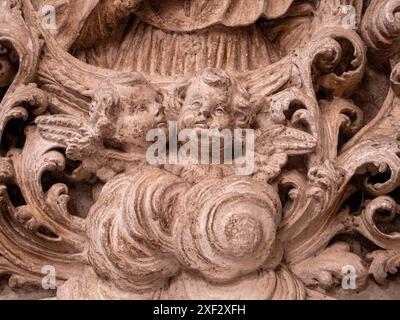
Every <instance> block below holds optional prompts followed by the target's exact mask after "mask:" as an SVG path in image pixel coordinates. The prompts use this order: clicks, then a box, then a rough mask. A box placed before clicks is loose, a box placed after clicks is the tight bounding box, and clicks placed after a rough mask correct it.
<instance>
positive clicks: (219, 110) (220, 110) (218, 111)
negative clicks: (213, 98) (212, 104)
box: [215, 106, 225, 114]
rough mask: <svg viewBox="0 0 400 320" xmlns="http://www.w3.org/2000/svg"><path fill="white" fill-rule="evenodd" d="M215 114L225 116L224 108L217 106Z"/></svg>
mask: <svg viewBox="0 0 400 320" xmlns="http://www.w3.org/2000/svg"><path fill="white" fill-rule="evenodd" d="M215 112H216V113H217V114H225V108H224V107H222V106H219V107H218V108H217V109H215Z"/></svg>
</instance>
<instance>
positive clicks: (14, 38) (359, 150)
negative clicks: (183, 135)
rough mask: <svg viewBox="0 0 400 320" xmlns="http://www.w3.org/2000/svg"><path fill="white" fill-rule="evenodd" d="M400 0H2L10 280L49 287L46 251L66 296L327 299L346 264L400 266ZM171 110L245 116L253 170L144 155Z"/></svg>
mask: <svg viewBox="0 0 400 320" xmlns="http://www.w3.org/2000/svg"><path fill="white" fill-rule="evenodd" d="M44 6H46V8H50V9H51V8H53V9H54V14H55V16H54V17H53V18H54V21H55V23H56V25H55V26H56V27H55V28H48V25H46V24H45V23H44V20H45V19H47V18H49V17H48V16H46V13H44V11H43V10H42V9H43V7H44ZM399 8H400V1H398V0H370V1H366V0H365V1H363V0H348V1H345V0H315V1H313V0H282V1H272V0H237V1H233V0H223V1H221V0H218V1H214V0H212V1H203V0H169V1H158V0H155V1H150V0H118V1H113V0H104V1H99V0H87V1H84V2H83V1H78V0H68V1H58V0H19V1H11V0H0V128H1V131H0V132H1V136H2V139H1V158H0V184H1V187H0V193H1V196H0V199H1V212H0V274H1V275H3V276H4V278H5V279H7V280H8V286H10V287H11V288H13V289H14V290H17V292H22V293H23V292H26V291H29V290H38V289H40V288H41V287H42V286H43V278H44V274H43V268H44V267H46V266H51V267H52V268H53V269H54V271H55V276H56V284H57V290H50V291H49V292H48V293H47V294H46V296H52V297H55V298H58V299H298V300H305V299H331V298H334V297H335V294H334V289H335V288H336V287H337V286H340V285H341V284H342V283H344V282H345V280H346V277H347V274H346V273H344V271H343V270H345V269H346V268H350V270H351V272H350V273H351V274H352V275H353V276H354V275H355V277H353V278H354V280H355V284H354V285H355V288H352V289H354V290H357V291H362V290H364V289H365V287H366V285H367V283H370V282H376V283H378V284H380V285H383V284H384V283H387V282H390V281H393V279H392V277H391V276H389V275H390V274H396V273H397V268H398V267H399V266H400V233H399V232H400V229H399V221H400V220H399V212H400V210H399V203H400V198H399V196H400V194H399V190H400V189H399V186H400V159H399V155H400V142H399V132H400V127H399V126H400V125H399V123H400V121H399V120H400V113H399V111H398V108H399V106H400V102H399V94H400V89H399V88H400V71H399V70H400V64H399V55H398V41H397V40H398V37H399V36H400V20H399V19H400V18H399V15H398V10H399ZM52 13H53V12H52V11H51V10H50V14H52ZM171 122H175V123H176V125H177V128H176V129H177V130H178V131H180V130H184V129H194V132H195V136H196V137H200V136H201V134H202V133H203V132H204V131H211V130H214V131H216V132H222V131H223V130H232V131H234V130H237V131H238V132H244V131H245V130H251V131H252V132H254V159H253V165H254V170H253V172H252V173H251V174H250V175H241V174H238V173H237V172H238V171H237V169H240V168H241V167H242V165H243V161H242V162H241V161H240V160H243V159H241V157H240V156H238V155H236V154H234V155H233V159H232V161H231V162H229V163H223V164H215V163H207V164H197V163H194V162H192V161H191V160H193V159H191V156H193V153H190V155H188V157H187V158H184V159H183V160H184V161H179V162H178V163H174V162H172V163H157V164H150V163H149V161H148V158H147V154H148V150H149V148H150V147H151V145H152V143H153V142H154V141H153V142H149V141H148V140H149V139H147V138H148V132H150V131H151V130H156V132H158V133H160V134H161V133H164V135H165V136H168V137H170V134H171V127H170V126H169V123H171ZM240 130H242V131H240ZM241 138H242V139H241V140H240V144H241V146H242V147H243V148H244V149H246V147H248V143H249V141H250V140H246V139H244V136H241ZM233 140H234V139H233V138H232V137H230V138H228V139H225V140H224V142H223V143H222V144H221V145H220V146H219V149H218V150H217V153H221V154H224V155H226V154H227V153H229V151H227V150H230V149H229V147H232V145H233V144H235V143H236V142H235V141H233ZM165 142H166V149H165V150H164V151H165V154H166V155H167V156H169V157H171V155H172V145H173V142H172V141H171V140H168V141H165ZM182 145H183V143H182V141H180V142H178V146H177V147H182ZM186 146H187V145H186ZM193 146H194V145H193V144H192V145H191V147H193ZM195 147H196V148H197V147H198V146H197V144H196V145H195ZM196 148H195V150H197V151H196V152H197V153H198V152H200V151H201V152H205V153H206V154H211V153H212V152H213V151H214V150H211V147H209V146H207V147H206V149H204V148H203V147H200V149H201V150H198V149H196ZM197 153H196V154H195V155H196V156H197V155H198V154H197ZM245 156H246V155H245ZM180 160H182V159H180ZM52 289H55V288H52ZM22 293H21V294H22Z"/></svg>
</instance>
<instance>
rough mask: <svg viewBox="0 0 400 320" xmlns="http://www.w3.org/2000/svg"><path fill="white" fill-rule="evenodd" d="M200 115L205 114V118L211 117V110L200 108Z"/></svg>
mask: <svg viewBox="0 0 400 320" xmlns="http://www.w3.org/2000/svg"><path fill="white" fill-rule="evenodd" d="M198 115H199V116H203V117H205V118H209V117H210V111H209V110H207V109H205V108H200V110H199V113H198Z"/></svg>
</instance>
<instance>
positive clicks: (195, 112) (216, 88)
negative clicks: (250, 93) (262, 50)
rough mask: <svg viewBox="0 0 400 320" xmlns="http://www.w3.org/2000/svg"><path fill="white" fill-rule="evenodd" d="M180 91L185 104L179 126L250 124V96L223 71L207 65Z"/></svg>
mask: <svg viewBox="0 0 400 320" xmlns="http://www.w3.org/2000/svg"><path fill="white" fill-rule="evenodd" d="M183 91H184V92H183V94H182V93H180V96H181V100H182V107H181V110H180V114H179V117H178V128H179V130H182V129H199V130H204V129H206V130H207V129H217V130H219V131H222V130H224V129H234V128H236V127H244V126H246V125H247V123H249V119H250V114H251V108H250V106H248V105H247V99H248V97H247V96H245V92H244V90H243V89H242V88H240V87H239V86H238V85H236V83H234V81H233V80H232V79H231V78H230V76H229V75H228V74H227V73H226V72H225V71H222V70H219V69H213V68H208V69H206V70H204V71H202V72H201V73H200V74H198V75H196V76H195V77H194V78H193V79H192V80H191V81H190V82H189V84H188V85H186V86H185V87H184V88H183Z"/></svg>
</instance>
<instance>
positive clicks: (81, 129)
mask: <svg viewBox="0 0 400 320" xmlns="http://www.w3.org/2000/svg"><path fill="white" fill-rule="evenodd" d="M35 122H36V124H37V126H38V129H39V133H40V135H41V136H42V137H43V138H44V139H45V140H48V141H51V142H53V143H55V144H57V145H58V146H59V147H62V148H65V150H66V155H67V157H68V158H70V159H71V160H82V159H84V158H85V157H90V156H93V155H94V154H95V153H98V152H100V150H101V148H99V146H100V145H101V142H100V140H101V139H100V137H99V135H98V134H97V133H96V132H95V129H94V128H92V127H91V126H90V124H89V123H88V122H86V121H84V120H81V119H78V118H76V117H73V116H68V115H52V116H41V117H38V118H36V121H35Z"/></svg>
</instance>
